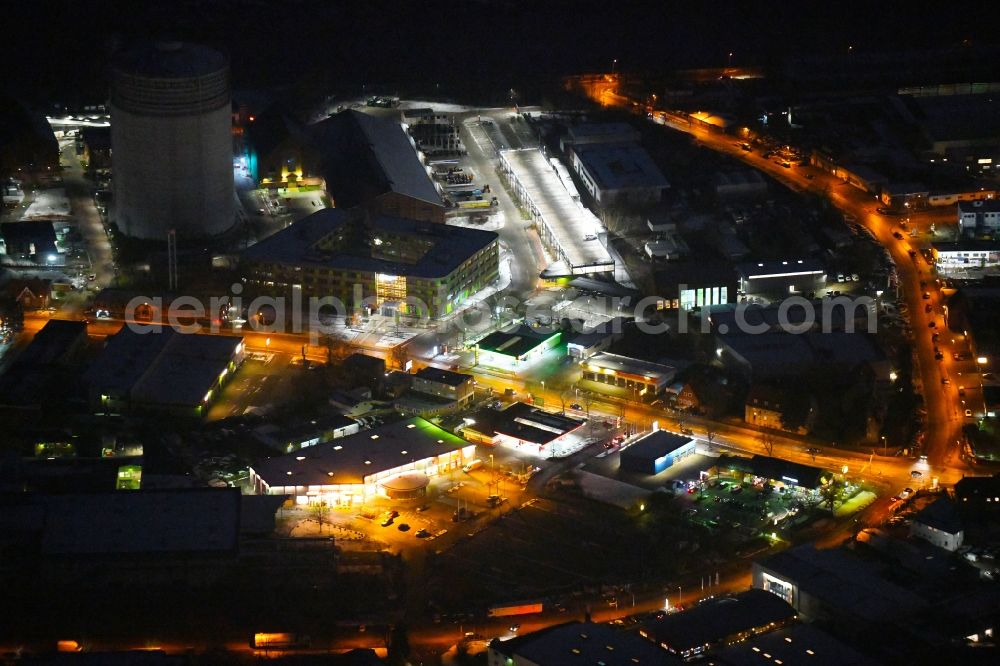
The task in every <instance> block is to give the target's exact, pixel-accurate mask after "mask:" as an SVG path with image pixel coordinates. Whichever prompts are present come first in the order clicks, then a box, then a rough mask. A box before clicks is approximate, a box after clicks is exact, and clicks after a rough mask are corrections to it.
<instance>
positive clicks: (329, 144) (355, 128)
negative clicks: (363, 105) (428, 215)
mask: <svg viewBox="0 0 1000 666" xmlns="http://www.w3.org/2000/svg"><path fill="white" fill-rule="evenodd" d="M309 131H310V133H311V134H312V135H313V136H314V137H315V140H316V142H317V147H318V149H319V150H320V151H321V152H322V153H323V155H324V160H323V170H324V173H325V174H326V180H327V187H328V189H330V191H331V194H332V195H333V196H334V198H335V199H336V200H337V205H338V206H347V207H350V206H356V205H358V204H361V203H364V202H365V201H366V200H368V199H370V198H371V197H373V196H378V195H380V194H384V193H386V192H396V193H399V194H403V195H406V196H409V197H413V198H414V199H419V200H421V201H426V202H428V203H432V204H435V205H438V206H444V201H443V200H442V199H441V194H440V193H439V192H438V191H437V188H436V187H435V186H434V183H433V182H431V179H430V176H429V175H428V173H427V170H426V169H425V168H424V165H423V164H421V163H420V159H419V158H418V157H417V152H416V150H415V149H414V147H413V144H412V143H411V142H410V138H409V137H408V136H407V135H406V132H405V131H404V130H403V126H402V125H401V124H400V123H399V122H397V121H394V120H388V119H386V118H378V117H376V116H373V115H370V114H368V113H364V112H362V111H357V110H354V109H348V110H346V111H341V112H340V113H338V114H336V115H334V116H331V117H330V118H327V119H326V120H323V121H320V122H319V123H316V124H315V125H313V126H312V127H311V128H310V130H309Z"/></svg>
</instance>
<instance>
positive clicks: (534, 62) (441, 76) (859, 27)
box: [0, 0, 994, 102]
mask: <svg viewBox="0 0 1000 666" xmlns="http://www.w3.org/2000/svg"><path fill="white" fill-rule="evenodd" d="M978 5H979V10H978V11H974V10H973V9H974V8H975V7H976V6H977V4H976V3H964V2H926V1H925V2H913V1H911V2H878V1H876V0H868V1H867V2H829V1H827V2H809V1H804V0H803V1H800V2H794V3H793V2H785V1H784V0H773V1H768V2H764V1H759V0H745V1H740V0H718V1H715V2H700V1H697V0H690V1H688V2H683V3H682V2H670V1H660V2H657V1H654V0H647V1H646V2H629V1H615V0H605V1H604V2H596V1H593V0H553V1H550V2H545V1H544V0H535V1H527V0H525V1H519V0H464V1H463V0H452V1H450V2H444V1H440V0H394V1H391V0H372V1H362V2H316V1H313V2H310V1H303V0H299V1H296V0H283V1H275V2H270V1H264V0H259V1H256V2H254V1H247V0H244V1H241V0H175V1H170V0H161V1H157V2H152V1H145V0H134V1H130V2H121V1H113V0H91V1H87V0H76V1H75V2H62V1H55V2H45V1H44V0H38V1H37V2H17V3H4V9H3V11H4V24H5V26H6V27H5V29H4V41H3V42H2V43H0V49H2V50H3V56H4V58H3V72H2V73H0V77H2V80H0V86H2V87H6V88H8V89H13V90H14V91H15V92H16V93H17V94H19V95H21V96H23V97H25V98H28V99H30V100H32V101H35V102H42V101H49V100H54V99H60V100H63V101H68V102H73V101H76V100H74V99H73V98H74V96H75V94H76V93H79V95H81V96H83V97H90V95H88V94H87V93H88V91H93V90H95V89H96V90H97V91H98V93H99V92H100V91H101V90H102V89H103V87H104V85H105V84H104V68H105V65H106V62H107V55H108V53H109V52H110V51H111V50H112V49H113V47H114V45H116V44H120V43H128V42H129V41H132V40H135V39H143V38H148V37H174V38H179V39H188V40H193V41H202V42H206V43H210V44H213V45H216V46H219V47H221V48H223V49H224V50H226V51H228V52H229V53H230V54H231V55H232V57H233V61H234V67H233V73H234V78H235V82H236V85H237V86H238V87H244V88H249V87H259V86H270V85H275V84H295V83H298V84H299V85H300V86H301V87H311V88H314V89H318V88H329V87H330V86H335V85H337V84H341V85H345V86H346V85H352V84H360V83H366V84H369V85H372V84H379V83H382V84H385V85H386V86H388V87H389V88H390V89H403V90H404V91H405V90H407V89H410V90H414V89H419V88H424V89H426V88H427V87H429V86H433V84H434V83H440V84H441V86H442V88H443V89H445V91H447V89H448V88H452V89H455V88H457V87H458V86H460V85H461V84H463V83H468V82H470V81H476V82H477V83H478V85H479V86H480V87H482V86H483V85H489V86H495V87H497V88H498V89H505V87H508V86H512V85H513V86H516V85H522V84H524V83H525V82H526V81H530V80H533V79H534V80H539V79H554V78H557V77H558V76H560V75H562V74H566V73H573V72H577V71H582V70H593V69H598V68H607V67H609V66H610V62H611V59H612V58H618V61H619V67H621V68H624V69H642V70H646V71H666V70H671V69H675V68H679V67H696V66H721V65H723V64H725V62H726V54H727V53H728V52H729V51H733V52H734V53H735V55H734V64H765V65H766V64H771V63H774V62H777V61H778V60H780V59H782V58H785V57H787V56H789V55H792V54H802V53H815V54H824V53H837V52H842V51H845V50H846V48H847V46H848V45H854V46H855V48H856V49H859V50H861V51H864V50H874V49H901V48H921V47H927V46H946V45H954V44H958V43H960V42H961V41H962V40H963V39H969V40H972V41H973V42H974V43H979V42H980V41H981V40H984V39H985V40H993V39H994V37H993V26H992V24H991V22H989V21H986V20H984V19H983V16H982V15H981V12H982V9H981V8H982V3H981V2H980V3H978ZM74 91H75V92H74ZM97 96H98V97H99V96H100V95H99V94H98V95H97ZM91 99H92V97H91Z"/></svg>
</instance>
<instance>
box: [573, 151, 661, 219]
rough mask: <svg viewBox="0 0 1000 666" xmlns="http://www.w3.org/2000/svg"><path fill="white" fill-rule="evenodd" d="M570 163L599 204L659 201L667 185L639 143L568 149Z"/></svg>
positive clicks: (632, 203) (604, 205)
mask: <svg viewBox="0 0 1000 666" xmlns="http://www.w3.org/2000/svg"><path fill="white" fill-rule="evenodd" d="M570 165H571V166H572V167H573V170H574V171H575V172H576V174H577V176H579V177H580V180H581V181H582V182H583V186H584V187H585V188H586V190H587V192H588V193H590V196H591V197H592V198H593V199H594V202H595V203H596V204H597V205H598V206H602V207H606V206H614V205H619V204H628V205H640V206H641V205H647V204H655V203H659V201H660V199H661V198H662V197H663V193H664V192H666V191H667V189H668V188H669V187H670V184H669V183H667V179H666V178H664V177H663V174H662V173H661V172H660V170H659V168H657V166H656V164H654V163H653V160H652V159H651V158H650V157H649V154H648V153H647V152H646V151H645V150H644V149H643V148H642V147H641V146H639V145H638V144H635V143H619V144H606V143H596V144H583V145H574V146H573V148H572V150H571V151H570Z"/></svg>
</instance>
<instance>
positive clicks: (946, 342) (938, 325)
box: [604, 95, 967, 470]
mask: <svg viewBox="0 0 1000 666" xmlns="http://www.w3.org/2000/svg"><path fill="white" fill-rule="evenodd" d="M608 98H609V96H608V95H605V96H604V99H605V100H607V99H608ZM615 99H619V98H618V97H615ZM654 118H656V119H657V121H658V122H661V123H662V124H664V125H666V126H668V127H671V128H673V129H676V130H679V131H682V132H685V133H687V134H690V135H691V136H692V137H693V138H694V139H695V140H696V141H697V143H698V144H700V145H702V146H704V147H706V148H709V149H712V150H714V151H716V152H720V153H724V154H726V155H728V156H730V157H732V158H734V159H737V160H740V161H742V162H744V163H745V164H747V165H748V166H750V167H753V168H755V169H758V170H760V171H763V172H764V173H766V174H767V175H769V176H771V177H772V178H774V179H775V180H776V181H778V182H779V183H782V184H783V185H786V186H787V187H789V188H791V189H793V190H797V191H800V192H811V193H814V194H818V195H821V196H825V197H827V198H828V199H829V200H830V202H831V203H833V204H834V205H835V206H836V207H837V208H838V209H839V210H840V211H841V212H843V213H844V214H845V215H848V216H851V217H853V218H855V219H856V220H857V221H858V222H860V223H862V224H864V225H865V227H867V228H868V229H869V230H870V231H871V232H872V234H873V235H874V236H875V238H876V239H877V240H878V241H879V242H880V243H882V245H883V246H884V247H885V248H886V249H887V250H888V251H889V253H890V255H891V256H892V259H893V261H894V262H895V264H896V270H897V274H898V277H899V284H900V287H901V290H900V292H901V297H902V298H903V299H904V300H905V302H906V304H907V306H908V308H909V312H910V318H911V323H912V326H913V340H912V342H913V345H914V348H915V350H916V360H917V364H918V368H917V369H916V370H917V371H918V372H916V373H915V377H914V381H915V383H916V384H917V389H918V391H921V392H922V394H923V396H924V403H925V406H926V409H927V433H926V444H925V452H926V455H927V457H928V460H929V462H930V463H931V465H932V466H935V467H942V466H948V467H953V468H957V469H960V470H961V469H967V468H966V465H965V463H964V462H963V461H962V460H961V458H960V451H961V449H960V447H961V444H960V440H961V429H962V419H963V418H964V411H962V412H960V411H959V408H960V401H959V396H958V394H957V390H958V387H957V385H954V384H952V383H950V377H949V375H951V374H954V373H956V372H957V369H956V368H954V367H953V366H952V354H951V351H952V349H953V347H951V345H953V344H955V345H957V344H964V343H965V341H964V340H962V339H961V338H963V337H964V336H958V339H956V340H955V342H954V343H953V342H952V338H953V336H952V334H951V333H949V332H948V331H946V330H944V328H945V323H944V321H943V320H942V318H941V316H940V312H941V305H942V303H941V298H942V297H941V294H940V292H939V291H938V290H937V289H936V287H935V282H934V277H933V272H932V270H931V267H930V266H929V265H928V264H927V263H926V262H925V260H924V259H923V257H922V256H921V254H920V252H919V246H918V245H916V244H915V242H916V241H915V240H913V239H912V238H910V237H908V236H907V235H904V234H902V233H898V232H897V230H896V228H895V226H896V225H897V224H898V221H899V219H900V218H898V217H892V216H886V215H882V214H879V212H878V207H879V205H880V204H879V202H878V200H876V199H874V198H873V197H872V196H871V195H870V194H866V193H864V192H862V191H861V190H859V189H857V188H854V187H852V186H850V185H847V184H846V183H844V182H843V181H842V180H840V179H838V178H836V177H834V176H832V175H830V174H827V173H825V172H823V171H821V170H819V169H816V168H813V167H803V166H791V167H790V168H789V167H784V166H782V165H781V164H779V163H776V162H774V161H771V160H769V159H765V158H763V157H762V156H761V155H760V154H758V153H757V152H747V151H745V150H743V149H742V148H741V147H740V146H739V144H738V143H734V138H735V137H733V136H731V135H727V134H722V133H717V132H714V131H711V130H709V129H706V128H704V127H702V126H700V125H695V124H692V123H689V122H685V121H684V120H683V119H682V118H680V117H676V118H675V117H674V116H670V115H667V116H664V115H661V114H659V113H655V114H654ZM953 212H954V208H953V207H950V208H948V209H947V211H930V212H928V213H921V214H920V215H916V214H915V215H914V216H913V217H912V218H911V220H913V221H914V224H917V225H920V224H923V225H927V224H929V223H930V222H931V221H933V222H934V223H935V224H938V225H940V224H942V223H947V222H951V223H952V224H954V223H955V216H954V214H953ZM921 217H924V218H926V219H924V220H923V221H922V222H921V220H920V218H921ZM894 233H898V235H899V236H901V237H897V236H894V235H893V234H894ZM911 249H912V250H915V251H916V254H915V256H912V257H911V255H910V254H909V252H910V250H911ZM921 283H924V286H923V287H922V286H921ZM925 292H926V293H927V296H928V298H927V299H924V297H923V296H924V293H925ZM927 303H930V304H931V306H932V311H931V312H930V313H926V312H925V304H927ZM931 322H934V329H933V330H931V328H930V325H931ZM935 331H941V335H940V337H941V340H939V342H938V344H939V345H940V348H941V349H942V350H943V351H947V352H948V353H944V354H943V359H941V360H940V361H938V360H936V359H935V343H934V342H933V341H932V338H931V336H932V335H933V333H934V332H935ZM945 379H949V383H948V384H945V383H944V380H945Z"/></svg>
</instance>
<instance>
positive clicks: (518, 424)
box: [462, 402, 586, 458]
mask: <svg viewBox="0 0 1000 666" xmlns="http://www.w3.org/2000/svg"><path fill="white" fill-rule="evenodd" d="M584 423H586V421H584V420H583V419H577V418H572V417H569V416H564V415H563V414H557V413H554V412H547V411H545V410H543V409H539V408H538V407H534V406H532V405H529V404H527V403H523V402H515V403H514V404H513V405H511V406H509V407H507V408H506V409H502V410H500V409H492V408H489V407H487V408H485V409H481V410H479V411H478V412H476V413H474V414H473V415H472V417H471V418H470V419H468V420H467V421H466V424H465V425H464V426H462V434H463V436H465V437H466V438H467V439H469V440H470V441H473V442H477V443H480V444H489V445H491V446H509V447H511V448H515V449H519V450H527V451H529V452H532V453H537V454H538V455H539V456H540V457H542V458H548V457H551V456H552V454H553V453H554V452H555V450H556V448H557V447H558V445H559V444H560V443H563V442H565V441H567V440H568V439H569V438H570V437H573V436H574V435H573V433H574V432H575V431H576V430H577V429H579V428H581V427H583V425H584Z"/></svg>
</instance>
